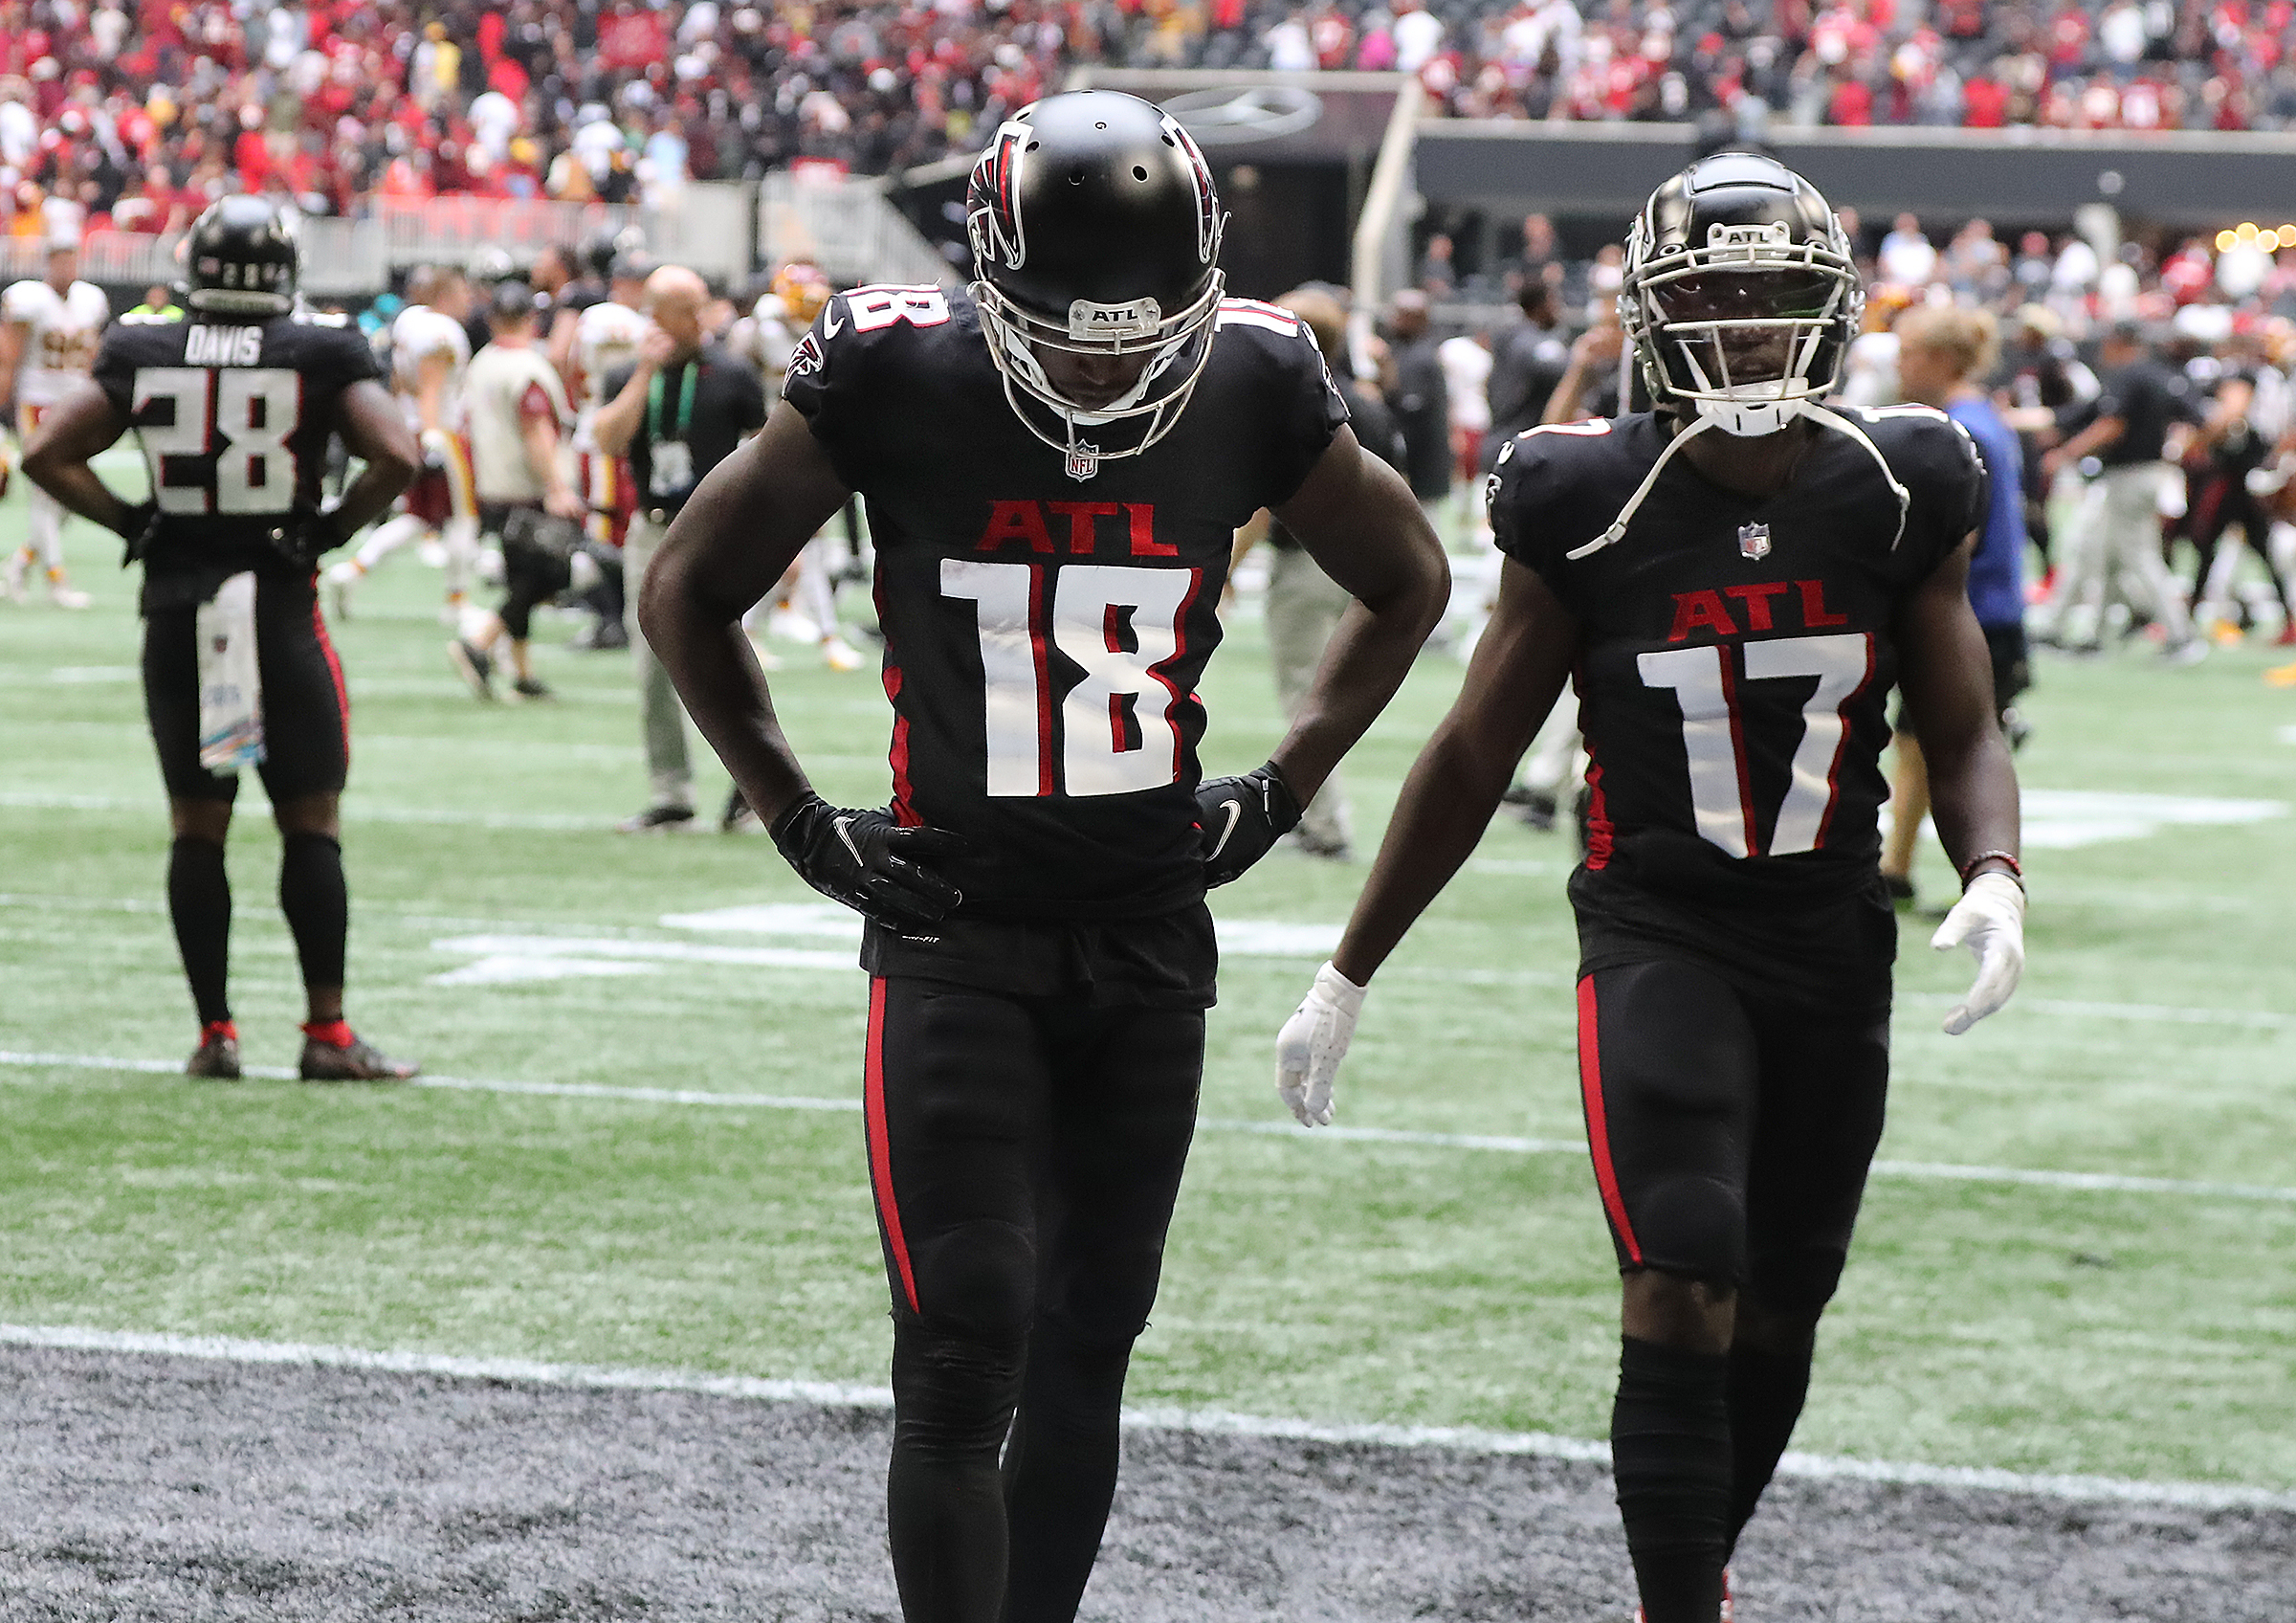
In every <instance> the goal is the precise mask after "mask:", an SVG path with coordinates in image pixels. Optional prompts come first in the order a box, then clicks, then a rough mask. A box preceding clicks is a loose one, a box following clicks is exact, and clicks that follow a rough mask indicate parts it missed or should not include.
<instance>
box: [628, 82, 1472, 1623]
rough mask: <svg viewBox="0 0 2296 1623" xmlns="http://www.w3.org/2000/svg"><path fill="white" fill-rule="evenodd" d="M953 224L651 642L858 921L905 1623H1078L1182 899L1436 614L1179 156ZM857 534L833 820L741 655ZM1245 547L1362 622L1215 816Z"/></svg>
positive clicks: (681, 523)
mask: <svg viewBox="0 0 2296 1623" xmlns="http://www.w3.org/2000/svg"><path fill="white" fill-rule="evenodd" d="M968 209H969V212H970V224H971V235H972V242H973V251H974V256H975V260H976V264H977V274H978V277H979V279H978V280H976V281H975V282H974V283H973V285H972V288H971V290H970V291H969V292H968V293H954V292H943V291H942V290H941V289H940V288H938V287H931V286H926V287H864V288H856V289H854V290H852V291H850V292H848V293H844V294H840V295H838V296H836V297H835V298H833V299H831V300H829V301H828V305H827V306H826V307H825V308H824V309H823V311H822V313H821V315H820V317H819V318H818V319H817V320H816V321H815V322H814V324H813V327H812V329H811V331H810V332H809V333H808V334H807V335H806V338H805V339H804V341H803V342H802V343H801V344H800V345H799V346H798V348H797V351H796V353H795V355H794V356H793V358H792V359H791V362H790V365H789V368H788V373H787V376H786V379H785V382H784V396H783V399H782V401H781V402H780V404H778V405H777V406H776V407H775V408H774V411H773V414H772V416H771V418H770V419H769V420H768V421H767V423H766V425H765V428H764V430H763V432H762V434H759V435H758V436H757V437H755V438H754V439H752V440H750V441H749V442H748V444H746V445H745V446H743V447H742V448H741V449H740V450H739V451H736V452H735V453H734V454H733V455H732V456H729V457H727V458H726V459H725V461H723V462H722V463H720V464H719V465H718V466H717V470H716V471H715V472H713V473H712V474H711V475H710V476H709V477H708V478H706V479H704V480H703V481H702V483H701V484H700V486H699V487H698V488H697V490H696V491H695V495H694V497H693V499H692V500H690V501H689V502H688V503H687V505H686V507H685V509H684V510H683V512H682V513H680V514H679V516H678V518H677V520H676V522H674V523H673V525H672V527H671V530H670V533H669V538H668V541H667V543H666V544H665V545H664V548H663V550H662V552H661V553H660V555H659V556H658V558H657V559H656V561H655V563H654V565H653V567H652V568H651V571H650V573H649V575H648V577H647V580H646V584H645V590H644V594H643V597H642V600H641V606H640V620H641V623H642V625H643V626H644V628H645V632H646V635H647V637H648V638H649V639H650V640H651V642H652V644H653V645H654V647H655V648H656V650H657V651H658V652H659V654H660V656H661V657H662V659H663V661H664V662H665V663H666V664H667V665H668V667H669V669H670V671H671V673H672V675H673V678H674V679H675V680H676V683H677V687H678V690H679V692H680V693H681V694H682V695H683V696H684V698H685V700H686V703H687V706H688V708H689V709H690V710H691V712H692V714H693V717H694V720H695V723H697V724H698V725H699V726H700V728H701V730H702V732H703V733H704V734H705V735H706V736H707V737H708V738H709V740H710V742H711V744H713V745H716V746H717V752H718V754H719V755H720V756H722V757H723V758H724V760H725V764H726V766H727V767H728V768H729V769H730V770H731V771H732V773H733V776H734V779H735V781H736V783H737V784H739V785H740V789H741V791H742V793H743V794H744V795H746V796H747V797H748V800H749V804H750V805H752V806H754V807H756V808H757V810H758V812H759V814H760V815H761V816H762V818H763V819H764V820H765V821H766V822H767V824H768V826H769V827H770V828H771V830H772V832H773V835H774V839H775V841H776V843H777V844H778V845H779V846H780V848H781V850H782V852H783V853H784V856H787V857H788V859H789V861H790V862H791V863H792V865H794V866H795V867H796V868H797V870H798V872H799V873H800V874H801V875H802V876H804V878H806V880H807V881H808V882H810V883H811V884H813V885H814V886H815V887H816V888H818V889H820V890H822V891H824V892H826V893H827V894H828V895H829V896H832V897H834V898H836V899H837V900H841V901H844V902H847V903H849V904H850V905H851V906H853V907H855V908H857V909H859V910H860V911H861V912H862V913H863V914H865V915H866V916H867V919H868V924H867V927H866V931H865V934H864V937H863V947H862V963H863V965H864V967H867V968H868V970H869V971H870V974H871V976H872V979H871V982H870V1011H869V1038H868V1053H867V1060H866V1064H865V1068H864V1074H865V1087H866V1096H865V1097H866V1111H865V1120H866V1123H867V1138H868V1150H869V1166H870V1171H871V1176H872V1184H873V1189H874V1193H875V1198H876V1207H877V1215H878V1221H879V1228H880V1232H881V1236H882V1240H883V1247H884V1256H885V1265H886V1272H887V1276H888V1278H889V1281H890V1284H891V1288H892V1295H893V1308H894V1353H893V1388H894V1408H895V1418H894V1449H893V1462H892V1469H891V1473H890V1485H889V1510H890V1515H889V1522H890V1528H891V1535H892V1545H893V1559H894V1575H895V1578H896V1581H897V1583H898V1585H899V1589H900V1594H901V1605H902V1609H903V1611H904V1612H905V1614H906V1615H907V1617H908V1618H910V1619H911V1620H912V1623H1066V1620H1067V1619H1069V1618H1071V1617H1073V1616H1074V1614H1075V1610H1076V1605H1077V1601H1078V1598H1079V1597H1080V1596H1081V1595H1082V1593H1083V1591H1084V1586H1085V1580H1086V1579H1087V1577H1088V1576H1089V1575H1090V1573H1091V1571H1092V1566H1093V1557H1094V1555H1095V1553H1096V1552H1097V1550H1098V1548H1099V1544H1100V1535H1101V1530H1102V1525H1103V1523H1105V1521H1106V1518H1107V1514H1108V1506H1109V1501H1110V1498H1111V1496H1112V1494H1113V1493H1114V1491H1115V1475H1116V1453H1117V1411H1118V1404H1119V1400H1120V1398H1121V1396H1122V1392H1123V1385H1124V1371H1125V1367H1126V1362H1127V1360H1128V1359H1129V1357H1130V1355H1131V1349H1132V1344H1133V1340H1134V1338H1135V1337H1136V1336H1137V1334H1138V1333H1139V1331H1140V1330H1141V1328H1142V1327H1143V1325H1144V1324H1145V1323H1146V1322H1147V1315H1148V1309H1149V1305H1150V1303H1151V1301H1153V1300H1154V1298H1155V1294H1156V1286H1157V1278H1158V1273H1159V1267H1160V1264H1161V1260H1162V1251H1163V1241H1164V1234H1165V1229H1166V1226H1167V1224H1168V1222H1169V1219H1170V1215H1171V1211H1172V1203H1173V1199H1174V1196H1175V1194H1176V1193H1177V1191H1178V1187H1179V1182H1180V1175H1181V1164H1182V1162H1183V1161H1184V1159H1185V1157H1186V1153H1187V1145H1188V1139H1189V1135H1190V1133H1191V1131H1192V1129H1193V1125H1194V1119H1195V1107H1196V1095H1197V1088H1198V1083H1199V1080H1200V1078H1201V1076H1202V1071H1203V1011H1204V1009H1205V1008H1206V1007H1207V1006H1208V1005H1209V1004H1210V1003H1211V1001H1212V993H1213V970H1214V967H1215V957H1216V953H1215V947H1214V942H1213V935H1212V921H1211V915H1210V913H1209V912H1208V910H1207V909H1206V908H1205V906H1204V900H1203V898H1204V892H1205V890H1206V888H1207V887H1209V886H1212V885H1216V884H1221V883H1224V882H1225V881H1226V880H1229V879H1232V878H1235V877H1236V876H1237V875H1239V874H1241V873H1242V872H1243V871H1244V870H1245V869H1246V868H1247V867H1248V866H1249V865H1250V864H1251V863H1252V862H1253V861H1255V860H1256V859H1257V858H1258V857H1259V856H1262V855H1263V854H1264V853H1265V852H1266V851H1267V850H1268V849H1269V846H1270V845H1271V844H1272V843H1273V842H1274V841H1275V840H1276V838H1277V837H1278V836H1280V835H1281V834H1283V833H1284V832H1285V831H1286V830H1288V829H1289V828H1291V825H1292V824H1293V823H1294V822H1295V821H1296V820H1297V818H1298V815H1299V807H1300V805H1301V804H1302V803H1303V802H1304V801H1305V800H1307V798H1308V797H1309V796H1310V795H1312V794H1314V791H1315V789H1316V788H1317V787H1318V786H1319V785H1320V784H1321V783H1322V782H1323V780H1324V778H1325V775H1326V774H1327V773H1328V772H1329V771H1330V770H1331V768H1332V767H1333V765H1334V764H1335V763H1336V762H1337V760H1338V759H1339V757H1340V756H1341V755H1342V754H1343V753H1344V752H1345V751H1346V749H1347V748H1348V746H1349V745H1352V744H1353V743H1354V742H1355V740H1356V739H1357V738H1358V736H1359V735H1360V734H1361V733H1362V731H1363V729H1364V728H1365V727H1366V726H1367V725H1369V724H1370V723H1371V721H1372V719H1373V718H1374V717H1375V716H1376V715H1377V714H1378V713H1379V711H1380V708H1381V707H1382V706H1383V705H1384V704H1385V703H1386V701H1387V700H1388V699H1389V697H1390V696H1391V695H1392V694H1393V693H1394V691H1395V688H1396V686H1397V685H1398V684H1399V683H1400V682H1401V681H1402V678H1403V675H1404V673H1405V671H1406V670H1407V669H1408V667H1409V665H1410V662H1411V658H1412V656H1413V655H1414V654H1415V653H1416V652H1417V650H1418V649H1419V647H1420V645H1421V644H1422V642H1423V641H1424V639H1425V636H1426V634H1427V632H1428V631H1429V629H1430V628H1431V627H1432V626H1433V625H1434V623H1435V620H1436V617H1437V616H1438V614H1439V613H1440V612H1441V611H1442V608H1443V604H1444V601H1445V598H1446V590H1447V585H1446V583H1447V575H1446V568H1445V566H1444V562H1443V557H1442V553H1441V549H1440V548H1439V547H1438V545H1436V541H1435V538H1434V535H1433V533H1432V532H1431V531H1430V530H1429V529H1428V527H1427V525H1426V523H1425V522H1424V520H1423V519H1422V518H1421V516H1420V513H1419V508H1418V505H1417V504H1416V503H1415V502H1414V501H1413V500H1412V499H1411V494H1410V492H1409V490H1408V489H1407V488H1406V487H1405V486H1404V485H1403V483H1402V480H1401V479H1400V478H1397V476H1396V475H1395V474H1394V473H1393V472H1392V471H1391V470H1390V469H1389V468H1388V467H1387V466H1386V465H1385V464H1384V463H1382V462H1380V460H1379V459H1378V458H1377V457H1375V456H1370V455H1368V454H1367V453H1365V452H1364V451H1362V450H1361V448H1360V447H1358V444H1357V442H1356V438H1355V435H1354V434H1353V433H1352V432H1351V431H1350V430H1349V428H1348V426H1347V422H1346V411H1345V409H1344V407H1343V406H1342V405H1341V404H1340V401H1339V397H1338V395H1337V393H1336V391H1335V390H1334V389H1333V387H1332V384H1331V380H1330V377H1329V375H1328V373H1327V372H1326V371H1325V369H1324V364H1323V359H1322V356H1321V354H1320V353H1319V352H1318V351H1317V349H1316V347H1315V341H1314V335H1313V334H1312V333H1311V332H1309V330H1308V329H1307V327H1306V325H1305V324H1304V323H1302V322H1300V321H1299V320H1298V319H1297V318H1296V317H1294V316H1292V315H1291V313H1290V312H1288V311H1284V310H1280V309H1277V308H1275V307H1274V306H1272V305H1268V304H1261V303H1257V302H1254V301H1252V300H1241V299H1228V298H1225V297H1224V287H1225V283H1224V281H1223V278H1222V277H1221V273H1220V270H1219V263H1218V260H1219V251H1220V237H1221V232H1222V227H1223V224H1224V218H1223V215H1222V214H1221V211H1220V208H1219V203H1218V200H1217V198H1216V197H1215V195H1214V193H1213V189H1212V178H1211V173H1210V170H1209V169H1208V168H1207V167H1205V165H1204V162H1203V156H1202V154H1201V153H1199V152H1198V151H1197V149H1196V145H1195V144H1194V142H1192V141H1191V140H1190V139H1189V137H1188V135H1187V133H1186V132H1185V131H1184V130H1182V129H1181V126H1180V125H1179V124H1178V123H1176V122H1173V121H1172V120H1171V119H1170V118H1168V117H1166V116H1165V115H1164V114H1163V113H1161V112H1160V111H1159V109H1157V108H1156V107H1154V106H1151V105H1150V104H1149V103H1147V102H1145V101H1140V100H1136V99H1134V98H1132V97H1129V96H1123V95H1118V94H1115V93H1112V92H1107V91H1087V92H1080V93H1075V94H1071V95H1063V96H1055V97H1051V98H1049V99H1048V100H1043V101H1040V102H1037V103H1034V104H1033V105H1032V106H1031V107H1029V108H1027V109H1025V110H1024V111H1022V112H1021V113H1020V114H1019V115H1018V116H1016V117H1015V118H1014V119H1012V120H1011V121H1009V122H1006V123H1005V124H1004V126H1003V127H1002V128H1001V129H999V130H998V132H997V134H996V138H995V140H994V141H993V142H992V143H991V144H990V145H989V147H988V149H987V151H986V152H985V153H984V154H983V155H982V159H981V162H980V164H979V165H978V166H977V167H976V168H975V170H974V173H973V179H972V186H971V191H970V196H969V200H968ZM849 492H858V493H859V494H860V496H861V497H862V498H863V500H866V501H867V502H868V504H869V521H870V530H871V533H872V536H873V537H874V538H875V542H876V592H877V604H878V608H879V611H880V618H881V621H882V624H883V627H884V632H885V637H886V650H885V665H884V680H885V690H886V693H887V695H888V696H889V697H890V698H891V700H892V701H893V708H894V723H893V745H892V767H893V799H892V804H891V805H890V806H889V807H887V808H884V809H881V810H868V811H846V810H840V809H839V808H836V807H833V806H829V805H828V804H826V803H825V802H824V801H823V800H822V799H821V798H820V797H819V796H818V795H816V794H814V793H813V791H812V790H811V789H810V788H809V787H808V786H807V783H806V776H805V773H804V771H803V769H802V768H801V767H799V765H798V763H797V761H796V759H795V757H794V756H793V755H792V753H791V752H790V749H789V746H788V745H787V743H786V742H785V741H784V738H783V736H782V732H781V728H780V726H779V724H778V723H777V722H776V721H775V718H774V712H773V708H772V705H771V702H770V700H768V698H767V695H766V691H765V683H764V680H763V678H762V676H761V674H760V672H759V669H758V665H757V661H756V659H755V658H754V656H752V654H751V652H750V649H749V644H748V642H747V640H746V639H745V638H744V637H743V636H742V634H741V631H740V616H741V614H742V612H743V611H744V610H746V609H747V608H749V606H750V605H752V604H753V603H755V602H757V601H758V599H759V598H760V597H762V595H763V594H764V593H765V592H766V591H767V590H768V589H771V588H772V586H773V585H774V583H775V581H776V580H777V579H778V578H779V577H780V575H781V572H782V571H783V569H784V568H785V567H787V566H788V564H789V563H790V561H791V560H792V559H794V558H795V557H796V556H797V554H798V551H799V549H800V548H802V547H803V546H804V545H805V544H806V541H807V540H808V539H810V538H811V536H812V535H813V534H814V532H815V531H816V530H818V529H819V528H820V527H821V525H822V524H823V523H825V522H828V519H829V518H830V517H831V516H832V515H833V514H835V513H836V512H837V511H838V510H839V508H840V507H841V506H842V505H843V504H844V502H845V500H846V499H847V495H848V493H849ZM1261 507H1269V508H1272V509H1273V510H1274V511H1275V513H1276V514H1277V516H1278V517H1280V518H1281V519H1282V520H1283V522H1284V523H1285V525H1286V526H1287V527H1288V528H1290V529H1291V531H1292V533H1293V534H1295V535H1297V536H1298V537H1299V538H1300V539H1301V541H1302V542H1303V543H1305V545H1307V547H1308V548H1309V550H1310V551H1311V552H1313V553H1314V556H1315V559H1316V561H1317V562H1318V563H1319V564H1321V565H1322V566H1323V567H1324V568H1325V569H1326V570H1328V571H1329V572H1330V573H1331V575H1332V576H1333V577H1334V578H1335V579H1336V580H1338V581H1339V582H1340V583H1341V584H1342V585H1344V586H1345V587H1346V588H1347V589H1349V591H1350V592H1351V593H1352V594H1353V595H1354V596H1355V598H1356V599H1357V602H1356V604H1355V606H1354V607H1352V608H1351V609H1350V610H1349V611H1348V612H1347V615H1346V617H1345V618H1344V619H1343V621H1342V622H1341V624H1340V627H1339V630H1338V632H1337V634H1336V635H1335V636H1334V638H1333V640H1332V643H1331V646H1330V650H1329V652H1328V653H1327V654H1326V656H1325V658H1324V661H1323V665H1322V668H1321V670H1320V672H1319V673H1318V678H1317V681H1316V684H1315V687H1314V691H1313V692H1311V693H1310V694H1309V695H1308V696H1307V698H1306V699H1305V700H1304V701H1303V702H1302V704H1301V706H1300V708H1299V710H1298V712H1297V716H1296V719H1295V720H1294V722H1293V723H1292V725H1291V730H1290V732H1289V733H1288V734H1287V735H1286V736H1285V738H1284V741H1283V743H1282V744H1281V745H1278V747H1277V749H1276V752H1275V754H1274V756H1273V758H1272V759H1270V760H1269V762H1268V763H1267V764H1266V765H1264V766H1262V767H1257V768H1255V769H1254V770H1252V771H1250V772H1247V773H1245V774H1244V775H1242V776H1240V777H1226V778H1216V779H1211V780H1208V781H1203V780H1201V777H1200V772H1199V768H1198V766H1197V760H1196V746H1197V744H1198V741H1199V740H1200V739H1202V737H1203V725H1204V713H1203V704H1202V702H1201V701H1200V700H1198V698H1197V696H1196V684H1197V678H1198V677H1199V674H1200V673H1201V672H1202V671H1203V664H1204V660H1205V659H1206V657H1207V656H1209V655H1210V654H1211V652H1212V648H1213V645H1214V644H1215V643H1217V642H1218V641H1219V638H1220V622H1219V619H1218V616H1217V613H1216V607H1217V605H1218V602H1219V599H1220V590H1221V587H1222V584H1223V582H1224V580H1225V574H1226V568H1227V561H1228V553H1229V548H1230V545H1231V542H1232V538H1233V535H1234V532H1235V530H1236V528H1237V526H1238V525H1240V524H1242V523H1243V522H1245V521H1246V520H1247V519H1248V518H1250V517H1251V515H1252V514H1253V512H1254V511H1256V510H1257V509H1259V508H1261ZM1000 1455H1002V1465H1001V1466H1000Z"/></svg>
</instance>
